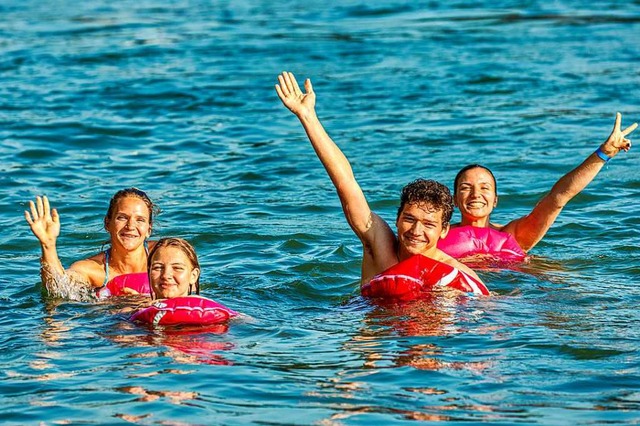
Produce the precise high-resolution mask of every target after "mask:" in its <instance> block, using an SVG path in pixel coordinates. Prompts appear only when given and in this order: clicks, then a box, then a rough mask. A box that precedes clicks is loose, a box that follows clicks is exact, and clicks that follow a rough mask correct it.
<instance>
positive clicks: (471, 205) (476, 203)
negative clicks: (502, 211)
mask: <svg viewBox="0 0 640 426" xmlns="http://www.w3.org/2000/svg"><path fill="white" fill-rule="evenodd" d="M484 206H485V204H484V203H483V202H482V201H472V202H470V203H467V207H468V208H470V209H474V208H481V207H484Z"/></svg>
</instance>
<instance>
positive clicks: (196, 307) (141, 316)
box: [129, 296, 238, 326]
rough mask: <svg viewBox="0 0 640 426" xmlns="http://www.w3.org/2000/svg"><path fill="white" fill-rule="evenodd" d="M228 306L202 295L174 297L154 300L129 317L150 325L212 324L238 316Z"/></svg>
mask: <svg viewBox="0 0 640 426" xmlns="http://www.w3.org/2000/svg"><path fill="white" fill-rule="evenodd" d="M237 315H238V313H237V312H235V311H233V310H231V309H229V308H227V307H226V306H224V305H222V304H220V303H218V302H216V301H215V300H211V299H207V298H206V297H200V296H184V297H174V298H171V299H160V300H156V301H154V302H153V303H152V304H151V306H149V307H147V308H143V309H140V310H138V311H137V312H135V313H134V314H133V315H132V316H131V317H130V318H129V319H130V320H131V321H134V322H141V323H144V324H148V325H153V326H156V325H211V324H220V323H223V322H225V321H228V320H229V319H230V318H233V317H235V316H237Z"/></svg>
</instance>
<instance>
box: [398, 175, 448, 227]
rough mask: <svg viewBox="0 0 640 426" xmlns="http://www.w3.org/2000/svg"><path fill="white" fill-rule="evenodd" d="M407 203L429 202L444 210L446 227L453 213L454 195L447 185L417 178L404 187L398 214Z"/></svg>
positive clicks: (443, 221)
mask: <svg viewBox="0 0 640 426" xmlns="http://www.w3.org/2000/svg"><path fill="white" fill-rule="evenodd" d="M405 204H429V205H430V206H432V207H433V208H435V209H436V210H442V226H443V227H446V226H447V225H449V222H450V221H451V216H452V215H453V197H451V192H450V191H449V188H447V186H446V185H443V184H441V183H440V182H437V181H435V180H431V179H416V180H414V181H413V182H409V183H408V184H407V185H405V187H404V188H402V192H401V193H400V207H399V208H398V215H397V217H396V219H397V218H399V217H400V213H401V212H402V209H403V208H404V206H405Z"/></svg>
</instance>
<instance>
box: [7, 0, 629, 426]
mask: <svg viewBox="0 0 640 426" xmlns="http://www.w3.org/2000/svg"><path fill="white" fill-rule="evenodd" d="M0 14H1V16H2V19H1V20H0V52H1V55H0V81H1V83H2V84H0V93H1V96H0V140H1V141H2V143H1V145H0V155H1V157H2V161H1V162H0V171H1V173H0V200H1V202H0V224H1V225H2V232H1V233H0V271H1V274H0V298H1V299H2V301H3V303H2V306H1V307H0V311H1V312H2V314H1V315H0V354H1V355H0V357H1V358H2V365H3V371H2V374H0V407H1V408H0V417H1V418H2V419H3V420H2V421H3V422H5V423H7V424H25V423H26V424H35V423H39V422H40V421H42V422H44V423H45V424H59V423H63V422H71V423H74V424H79V423H81V424H102V423H120V422H122V423H125V422H127V421H129V422H135V423H140V424H175V423H178V422H180V424H251V423H256V424H320V425H342V424H344V425H346V424H399V423H411V422H415V421H424V420H427V421H433V422H446V423H454V422H465V423H469V422H471V423H475V422H478V423H479V422H487V423H496V424H523V423H538V424H604V423H606V424H629V423H636V422H638V419H639V418H640V365H639V361H638V360H639V359H640V347H639V343H640V333H639V332H638V323H639V321H640V314H638V309H637V306H638V303H639V302H640V293H639V292H638V284H639V282H640V226H639V225H640V213H639V211H640V202H639V200H640V174H639V173H638V164H639V163H640V154H638V152H639V151H638V148H637V147H634V148H632V149H631V151H630V152H628V153H626V154H625V153H622V154H620V155H619V156H618V157H616V158H615V159H614V160H613V161H612V162H611V163H609V164H608V165H607V166H606V167H605V168H604V169H603V171H602V172H601V173H600V175H599V176H598V177H597V178H596V180H595V181H594V182H593V183H592V184H591V185H590V186H589V187H588V188H587V190H586V191H585V192H584V193H583V194H580V195H579V196H577V197H576V198H575V199H574V200H573V201H572V202H571V203H570V204H569V206H568V207H567V208H566V209H565V211H564V212H563V213H562V215H561V216H560V218H559V219H558V221H557V222H556V224H555V225H554V227H553V228H552V229H551V231H550V232H549V234H548V235H547V237H546V238H545V239H544V240H543V241H542V243H540V244H539V245H538V246H537V247H536V248H535V249H534V251H533V255H534V258H533V259H532V261H531V263H530V264H527V265H523V266H522V267H521V268H520V269H518V270H484V271H480V275H481V276H482V278H483V279H484V280H485V281H486V282H487V283H488V285H489V286H490V288H491V289H492V290H494V291H495V292H497V293H498V295H497V296H496V297H492V298H461V299H459V300H448V299H435V300H424V301H420V302H415V303H412V304H408V305H405V306H375V305H371V304H369V303H368V302H367V301H365V300H363V299H362V298H361V297H360V296H359V292H358V279H359V273H360V269H359V268H360V256H361V248H360V245H359V242H358V241H357V239H356V237H355V236H354V235H353V234H352V233H351V230H350V229H349V227H348V225H347V224H346V222H345V220H344V218H343V216H342V212H341V210H340V204H339V201H338V199H337V196H336V195H335V193H334V190H333V187H332V185H331V183H330V181H329V179H328V178H327V176H326V174H325V172H324V170H323V169H322V167H321V165H320V163H319V161H318V160H317V158H316V157H315V155H314V153H313V150H312V149H311V147H310V146H309V144H308V142H307V140H306V137H305V135H304V132H303V130H302V129H301V127H300V125H299V124H298V122H297V120H296V119H295V117H294V116H292V115H291V114H290V113H289V112H288V111H287V110H286V109H285V108H283V107H282V105H281V104H280V102H279V100H278V99H277V96H276V94H275V91H274V90H273V86H274V84H275V83H276V76H277V74H278V73H279V72H281V71H283V70H290V71H293V72H294V73H296V75H297V76H298V77H299V78H300V79H303V78H305V77H311V78H312V80H313V82H314V88H315V91H316V93H317V104H318V113H319V115H320V117H321V119H322V120H323V122H324V123H325V125H326V127H327V129H328V130H329V132H330V133H331V135H332V136H333V137H334V139H335V140H336V141H337V143H338V144H339V145H340V146H341V148H342V149H343V150H344V152H345V153H346V155H347V156H348V157H349V158H350V160H351V162H352V164H353V168H354V171H355V174H356V177H357V178H358V180H359V182H360V184H361V185H362V187H363V188H364V190H365V193H366V195H367V197H368V199H369V201H370V203H371V205H372V207H373V209H374V210H375V211H376V212H378V213H379V214H381V215H382V216H383V217H385V218H386V219H388V220H389V221H393V220H394V217H395V216H394V215H395V209H396V208H397V203H398V195H399V190H400V188H401V187H402V186H403V185H404V184H405V183H407V182H408V181H409V180H412V179H414V178H417V177H427V178H434V179H437V180H440V181H443V182H446V183H447V184H449V185H450V184H451V182H452V180H453V177H454V175H455V173H456V171H457V170H458V169H459V168H460V167H461V166H463V165H465V164H467V163H470V162H482V163H484V164H486V165H487V166H489V167H491V168H492V169H493V170H494V173H495V174H496V176H497V178H498V186H499V191H500V205H499V207H498V209H497V211H496V213H495V215H494V219H495V220H496V221H497V222H503V223H504V222H507V221H509V220H511V219H513V218H515V217H517V216H519V215H523V214H526V213H528V212H529V211H530V209H531V208H532V207H533V205H534V204H535V203H536V201H537V200H538V199H539V198H540V197H541V196H542V195H543V194H544V193H545V192H546V191H548V190H549V188H550V187H551V186H552V185H553V183H554V182H555V181H556V180H557V179H558V178H559V177H560V176H561V175H562V174H563V173H565V172H567V171H568V170H570V169H571V168H573V167H575V166H576V165H577V164H579V162H581V161H582V160H583V159H584V158H585V157H586V156H587V155H589V153H590V152H592V151H593V150H594V149H595V148H596V147H597V145H598V144H599V143H600V142H601V141H603V140H604V139H605V138H606V136H607V135H608V134H609V132H610V130H611V127H612V125H613V120H614V115H615V112H616V111H620V112H621V113H622V114H623V125H628V124H631V122H633V121H639V120H640V108H639V106H640V98H639V97H638V96H637V94H638V88H639V87H640V72H639V71H638V65H637V64H638V60H639V59H640V49H639V48H638V41H637V40H638V34H640V2H639V1H637V0H635V1H627V2H616V1H611V0H609V1H593V2H588V3H585V2H579V1H564V2H558V1H551V0H548V1H545V0H532V1H525V0H513V1H508V0H503V1H497V2H496V1H493V2H489V1H479V2H467V1H448V2H431V1H415V2H400V1H379V2H363V1H355V0H354V1H349V0H339V1H336V2H316V3H313V2H294V1H282V2H270V1H260V0H258V1H242V0H240V1H233V2H231V1H220V2H205V1H190V2H185V1H174V2H162V1H158V0H141V1H135V2H133V1H120V2H107V1H88V2H70V1H59V2H39V1H34V0H25V1H20V2H17V1H7V2H3V3H2V5H0ZM128 186H137V187H140V188H143V189H144V190H146V191H147V192H148V193H149V194H150V195H151V196H152V198H153V199H154V200H155V201H156V202H157V203H158V205H159V206H160V207H161V209H162V213H161V214H160V215H159V217H158V220H157V223H156V226H155V229H154V233H155V236H156V237H160V236H170V235H171V236H173V235H177V236H182V237H185V238H187V239H189V240H190V241H192V242H193V243H194V245H195V246H196V248H197V250H198V252H199V255H200V261H201V264H202V265H203V268H204V271H203V278H202V281H203V282H204V284H203V293H204V294H205V295H207V296H210V297H213V298H215V299H217V300H219V301H221V302H222V303H224V304H226V305H228V306H229V307H231V308H233V309H236V310H238V311H241V312H243V313H245V314H246V315H247V316H248V317H249V318H248V319H244V320H240V321H234V322H232V323H231V324H229V326H228V329H227V328H219V329H214V330H209V331H207V332H206V333H202V332H200V333H188V332H183V333H176V332H169V331H149V330H147V329H143V328H141V327H138V326H135V325H132V324H130V323H128V322H127V321H125V320H124V319H123V318H122V317H121V316H119V315H118V314H117V312H118V310H119V308H120V306H118V305H117V304H114V303H102V304H87V303H76V302H66V301H60V300H48V299H45V298H43V297H42V295H41V289H40V283H39V275H38V273H39V272H38V271H39V260H38V258H39V246H38V244H37V241H36V239H35V238H34V237H33V236H32V235H31V233H30V231H29V228H28V226H27V224H26V223H25V221H24V218H23V213H22V212H23V210H24V209H25V206H26V202H27V201H28V200H29V199H33V197H34V196H35V195H36V194H47V195H48V196H49V197H50V199H51V200H52V203H53V204H54V206H56V207H57V208H58V209H59V212H60V215H61V220H62V235H61V237H60V239H59V244H58V246H59V252H60V256H61V258H62V261H63V263H64V264H65V265H69V264H70V263H71V262H72V261H74V260H76V259H79V258H82V257H86V256H89V255H91V254H93V253H95V252H96V251H97V250H99V248H100V246H101V244H102V243H103V242H104V241H105V240H106V233H105V232H104V231H103V230H102V229H101V223H102V217H103V215H104V213H105V211H106V208H107V203H108V200H109V198H110V197H111V195H112V194H113V193H114V192H115V191H116V190H118V189H120V188H123V187H128ZM122 303H124V302H122Z"/></svg>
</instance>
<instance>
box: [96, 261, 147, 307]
mask: <svg viewBox="0 0 640 426" xmlns="http://www.w3.org/2000/svg"><path fill="white" fill-rule="evenodd" d="M109 252H110V250H105V252H104V270H105V276H104V283H102V287H100V288H98V289H96V295H97V296H98V298H99V299H102V298H105V297H109V296H126V295H127V293H126V292H125V291H124V289H125V287H126V288H129V289H131V290H135V291H137V292H138V293H139V294H145V295H149V294H151V287H150V286H149V274H148V273H146V272H136V273H133V274H122V275H118V276H117V277H114V278H113V279H111V280H109Z"/></svg>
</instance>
